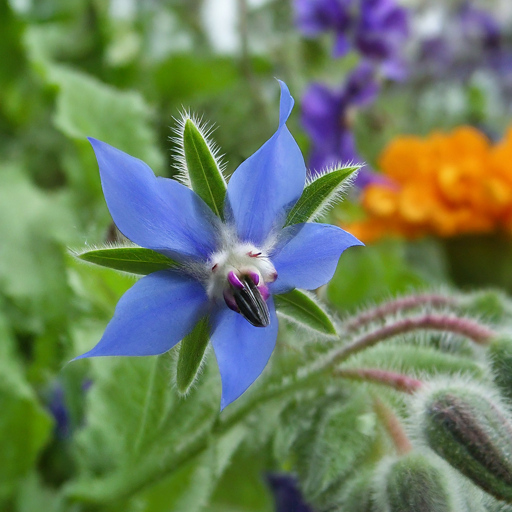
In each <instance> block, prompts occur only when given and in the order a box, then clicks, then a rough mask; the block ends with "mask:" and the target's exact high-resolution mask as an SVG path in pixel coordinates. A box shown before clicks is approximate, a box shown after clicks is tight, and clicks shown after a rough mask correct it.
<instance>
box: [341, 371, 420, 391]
mask: <svg viewBox="0 0 512 512" xmlns="http://www.w3.org/2000/svg"><path fill="white" fill-rule="evenodd" d="M334 375H335V376H336V377H341V378H343V379H350V380H356V381H363V382H372V383H375V384H382V385H384V386H388V387H390V388H393V389H396V390H397V391H402V392H404V393H409V394H413V393H414V392H415V391H418V390H419V389H420V388H421V387H422V386H423V383H422V382H421V381H420V380H417V379H414V378H412V377H409V376H408V375H403V374H401V373H396V372H390V371H387V370H381V369H379V368H343V369H340V370H336V371H335V372H334Z"/></svg>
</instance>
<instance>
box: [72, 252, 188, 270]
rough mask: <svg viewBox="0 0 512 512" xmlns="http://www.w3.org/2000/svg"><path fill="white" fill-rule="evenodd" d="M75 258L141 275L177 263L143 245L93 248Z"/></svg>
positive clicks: (174, 265) (170, 266) (173, 265)
mask: <svg viewBox="0 0 512 512" xmlns="http://www.w3.org/2000/svg"><path fill="white" fill-rule="evenodd" d="M77 258H80V259H81V260H84V261H88V262H89V263H94V264H95V265H101V266H102V267H108V268H113V269H115V270H122V271H123V272H130V273H132V274H141V275H147V274H151V272H156V271H157V270H166V269H169V268H173V267H176V266H177V265H178V263H177V262H175V261H174V260H171V259H170V258H168V257H167V256H164V255H163V254H160V253H158V252H156V251H152V250H151V249H144V248H143V247H111V248H104V249H93V250H92V251H87V252H84V253H82V254H77Z"/></svg>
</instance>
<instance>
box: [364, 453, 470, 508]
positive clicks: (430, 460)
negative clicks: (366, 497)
mask: <svg viewBox="0 0 512 512" xmlns="http://www.w3.org/2000/svg"><path fill="white" fill-rule="evenodd" d="M376 472H377V476H376V478H375V480H374V482H375V483H374V485H375V494H374V500H375V504H374V507H373V508H372V510H374V511H375V512H410V511H413V510H414V511H420V510H421V511H422V512H461V508H460V507H459V504H460V502H461V500H460V496H459V495H458V492H457V491H459V488H458V485H457V484H458V483H459V482H458V480H456V477H455V476H454V475H453V476H452V475H451V474H450V473H449V472H448V468H446V467H444V464H443V462H442V461H441V460H439V459H437V458H435V457H433V456H431V455H430V454H423V453H421V452H410V453H408V454H406V455H404V456H403V457H401V458H398V459H397V460H395V461H393V462H391V461H389V460H384V461H383V462H382V463H381V464H380V467H378V468H377V471H376ZM379 473H380V474H379Z"/></svg>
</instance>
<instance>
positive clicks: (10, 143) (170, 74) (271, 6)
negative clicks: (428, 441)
mask: <svg viewBox="0 0 512 512" xmlns="http://www.w3.org/2000/svg"><path fill="white" fill-rule="evenodd" d="M114 3H115V2H108V1H102V0H38V1H35V0H34V1H32V2H22V1H14V0H13V1H12V2H8V1H7V0H0V55H2V58H1V59H0V304H1V307H0V509H1V510H2V511H6V512H11V511H12V512H14V511H16V512H18V511H19V512H32V511H35V510H44V511H45V512H89V511H91V512H92V511H95V510H102V511H108V512H116V511H119V512H121V511H123V512H132V511H133V512H166V511H169V512H170V511H183V512H194V511H199V510H207V511H210V512H216V511H218V512H221V511H223V512H230V511H233V512H234V511H240V512H265V511H271V510H273V509H274V508H273V501H272V497H271V495H270V494H269V491H268V489H267V486H266V484H265V480H264V475H265V472H267V471H294V472H295V473H296V474H298V475H299V477H300V479H301V482H302V486H303V490H304V492H305V494H306V495H307V496H308V499H310V500H312V501H315V503H318V504H319V505H318V506H320V507H322V506H323V505H322V503H324V504H325V503H329V502H330V501H329V500H331V498H332V496H333V494H335V492H334V491H335V490H336V489H338V487H339V486H340V485H341V482H342V481H344V480H346V479H347V478H349V477H350V476H351V474H352V472H353V471H354V468H358V467H360V466H361V467H362V466H364V465H365V464H366V463H367V462H368V463H370V462H372V461H374V460H376V459H378V457H379V454H381V453H384V452H385V451H386V450H387V449H389V446H388V445H389V441H388V440H386V439H385V436H384V434H383V432H382V429H379V428H378V426H377V424H376V418H375V414H374V412H373V409H372V406H371V399H370V398H369V397H370V395H369V394H368V392H367V391H368V386H370V387H371V385H361V384H358V383H351V382H346V383H343V385H341V384H340V381H337V382H336V383H335V384H333V382H332V381H331V379H326V380H325V381H322V383H321V385H315V386H312V387H311V388H309V387H307V386H306V387H305V388H304V387H303V386H304V384H303V383H300V382H298V383H297V389H298V390H299V391H301V393H302V394H301V395H300V398H297V395H296V394H294V393H289V394H285V393H282V392H281V391H280V389H281V388H280V386H281V387H282V386H284V387H286V386H288V388H287V389H291V390H294V389H295V388H293V383H294V379H295V378H296V369H297V368H300V367H301V366H304V365H306V364H308V363H309V362H311V361H313V360H315V358H317V357H320V356H321V355H322V354H323V353H324V352H325V351H326V350H327V349H329V348H330V347H331V345H329V343H332V340H331V342H329V343H327V344H321V343H320V344H319V343H318V342H317V341H316V338H315V336H314V335H313V334H312V333H311V332H310V331H307V330H306V331H304V332H303V333H302V334H301V335H300V336H297V335H296V331H295V330H294V329H292V328H290V327H289V326H287V325H286V323H284V322H283V327H282V332H281V336H280V338H279V340H280V341H279V343H278V347H277V350H276V354H274V356H273V361H272V364H271V365H270V367H269V369H268V370H267V371H266V372H265V374H264V376H263V377H262V379H261V382H259V383H258V384H257V385H256V386H254V390H251V391H249V392H248V393H246V394H245V395H244V396H243V397H242V398H241V399H240V400H239V401H238V402H237V404H236V405H233V406H231V407H230V408H229V409H228V410H227V411H226V412H225V413H223V415H221V416H220V417H219V413H218V409H219V397H220V379H219V375H218V370H217V367H216V364H215V361H214V358H213V357H212V354H211V353H209V354H208V356H207V358H208V359H207V364H205V366H204V370H203V373H202V375H201V377H200V379H199V381H198V383H197V385H196V386H195V387H194V388H193V389H192V391H191V392H190V394H189V396H188V397H187V398H186V399H184V398H180V397H179V396H178V393H177V392H176V390H175V389H173V383H172V376H173V371H174V367H175V359H176V357H175V356H176V354H175V353H174V352H175V351H171V353H169V354H165V355H164V356H161V357H147V358H130V359H124V358H120V359H113V358H106V359H103V358H101V359H99V360H90V361H86V360H82V361H78V362H74V363H69V361H70V360H71V359H72V358H73V357H75V356H77V355H79V354H81V353H83V352H84V351H86V350H88V349H89V348H91V347H92V346H94V344H95V343H96V342H97V341H98V340H99V338H100V336H101V334H102V332H103V330H104V328H105V326H106V323H107V322H108V320H109V319H110V317H111V315H112V313H113V310H114V307H115V304H116V303H117V301H118V299H119V297H120V296H121V295H122V294H123V293H124V291H126V290H127V289H128V288H129V287H130V286H131V285H132V284H133V282H134V281H133V278H131V277H129V276H127V275H123V274H119V273H116V272H115V271H113V270H109V269H103V268H99V267H93V266H89V265H84V264H81V263H79V262H77V260H76V259H75V258H73V257H72V256H71V255H70V254H69V253H68V248H82V247H84V246H85V247H86V246H89V247H91V248H92V247H94V246H95V245H101V244H103V243H104V242H105V241H108V240H112V239H113V236H114V235H115V233H114V231H113V230H112V223H111V218H110V215H109V213H108V210H107V208H106V205H105V202H104V199H103V196H102V193H101V187H100V181H99V175H98V171H97V164H96V161H95V158H94V154H93V151H92V149H91V148H90V146H89V144H88V142H87V141H86V139H85V138H86V137H87V136H92V137H96V138H99V139H101V140H103V141H105V142H108V143H110V144H112V145H114V146H116V147H118V148H120V149H122V150H124V151H126V152H129V153H130V154H132V155H134V156H137V157H139V158H141V159H143V160H144V161H146V162H147V163H148V164H149V165H150V166H151V167H152V168H153V169H154V170H155V172H156V173H158V174H160V175H164V176H169V177H172V176H173V174H174V173H175V168H174V167H173V160H172V151H173V141H172V140H171V139H170V138H169V137H170V136H172V131H171V129H170V126H172V125H173V124H174V121H173V117H176V116H178V115H179V111H180V109H182V108H185V109H190V110H191V111H193V112H197V113H198V114H199V115H204V118H205V119H206V120H211V121H213V122H215V124H216V125H218V126H219V129H218V130H217V131H215V133H214V139H215V140H216V142H218V143H219V145H220V146H221V148H222V151H223V152H225V155H226V156H225V159H226V161H227V162H228V172H232V171H233V170H234V169H235V168H236V167H237V166H238V165H239V164H240V163H241V162H242V161H243V160H244V159H245V158H247V157H248V156H249V155H250V154H252V153H253V152H254V151H255V150H256V149H257V148H258V147H259V146H260V145H261V144H262V143H263V142H264V141H265V140H266V139H267V138H268V137H269V136H270V135H271V134H272V132H273V130H274V129H275V126H276V124H277V104H278V87H277V84H276V82H275V80H274V77H279V78H281V79H283V80H285V81H286V82H287V83H288V85H289V87H290V90H291V91H292V93H293V95H294V96H295V98H296V100H298V99H299V98H300V94H301V92H302V91H303V89H304V87H305V85H306V84H307V83H308V82H309V81H311V80H312V79H313V78H315V77H320V76H326V75H329V76H330V77H331V81H332V80H335V79H337V78H339V77H342V76H343V74H344V72H345V71H346V70H347V69H348V68H349V67H350V65H351V63H353V62H354V59H355V57H353V56H350V57H349V58H348V59H347V60H346V61H344V62H343V63H340V64H339V65H338V67H337V68H336V69H334V70H333V69H330V70H329V52H328V51H326V50H325V49H324V48H323V46H322V45H321V44H320V43H316V42H305V41H302V40H300V38H299V36H298V34H297V33H296V31H295V30H294V28H293V25H292V14H291V7H290V4H289V2H287V1H284V0H276V1H272V2H267V3H263V4H262V5H261V6H260V7H257V8H253V9H252V10H250V12H247V13H245V11H244V10H243V7H244V5H246V4H245V2H243V1H241V2H240V3H239V4H240V6H241V7H242V11H241V12H242V23H241V25H240V27H241V28H240V34H239V36H240V43H241V44H240V47H239V49H238V50H237V51H236V52H235V53H233V54H219V53H216V52H215V51H214V50H213V49H212V47H211V42H210V40H209V38H208V35H207V34H206V32H205V30H204V27H203V26H202V24H201V23H200V19H201V17H200V9H201V2H200V1H196V0H194V1H190V2H185V1H183V2H180V1H171V0H168V1H164V0H162V1H160V2H158V1H147V2H146V1H139V2H133V3H132V4H133V6H134V11H133V13H132V14H131V15H129V16H119V15H115V13H114V9H113V7H112V6H113V4H114ZM162 27H163V28H162ZM250 34H253V35H254V34H258V36H259V38H260V39H262V40H265V41H266V47H265V51H262V52H258V53H252V52H250V51H249V47H248V38H249V35H250ZM390 95H391V96H390V97H391V98H394V99H393V101H394V102H395V103H396V102H397V99H396V96H394V95H393V92H392V91H391V92H390ZM407 101H408V99H407V97H404V99H403V104H402V105H401V108H402V110H403V111H405V109H407V108H409V106H410V105H408V103H407ZM399 107H400V105H399ZM398 111H400V109H398ZM404 119H405V117H404ZM298 121H299V109H298V108H297V109H296V110H295V112H294V114H293V115H292V117H291V120H290V123H289V126H290V129H291V131H292V133H293V134H294V136H295V137H296V138H297V140H298V142H299V144H300V145H301V147H302V148H303V150H304V151H305V152H307V140H306V138H305V135H304V134H303V133H302V132H301V130H300V127H299V122H298ZM397 123H398V124H400V122H399V121H397V122H396V123H394V124H391V125H390V127H389V130H387V131H385V132H384V133H380V134H379V137H378V138H377V139H376V141H377V142H376V144H375V146H379V145H381V141H385V140H386V139H387V138H389V137H390V136H391V135H392V134H393V133H395V132H397V131H399V129H400V127H401V126H397ZM403 123H405V121H403ZM403 123H402V125H403ZM365 129H366V128H365V126H364V123H362V124H361V126H360V127H359V130H362V131H363V132H362V133H364V130H365ZM378 149H380V148H378V147H375V148H373V149H371V151H369V155H374V154H375V152H376V151H377V150H378ZM345 214H346V212H345V211H341V210H340V211H338V212H337V213H336V214H335V215H340V216H342V215H345ZM422 243H423V242H419V243H418V244H416V245H414V244H413V245H408V246H406V245H405V244H404V243H402V242H399V241H388V242H385V243H382V244H378V245H375V246H372V247H367V248H366V249H364V251H363V250H359V248H357V249H354V250H353V251H348V252H347V254H345V255H344V256H343V258H342V260H341V262H340V265H339V268H338V271H337V273H336V276H335V278H334V280H333V282H332V284H331V285H330V286H329V288H328V289H327V290H324V291H323V292H322V293H323V298H324V299H325V300H329V301H330V308H331V309H332V311H333V312H334V313H335V314H338V315H342V316H343V315H346V314H347V312H350V311H354V310H355V309H356V308H357V307H359V306H360V305H361V304H363V303H364V302H366V301H379V300H382V299H384V298H387V297H389V296H390V295H391V294H394V293H399V292H407V291H411V290H413V289H421V288H423V287H425V286H426V285H427V284H428V285H432V284H442V283H447V282H449V279H448V277H447V275H446V270H445V266H444V263H443V259H442V257H441V250H440V248H439V247H438V246H437V245H436V244H435V243H428V244H426V245H421V244H422ZM498 302H499V301H498ZM500 304H501V303H500ZM500 307H501V306H500ZM491 309H492V311H493V312H494V311H495V310H496V308H494V306H493V307H492V308H491ZM498 310H499V311H501V309H499V308H498ZM479 311H480V310H479ZM480 312H481V311H480ZM505 317H506V315H505V313H503V318H505ZM507 318H508V317H507ZM400 343H401V342H396V343H395V344H390V345H386V346H385V347H378V348H376V349H375V350H374V351H372V352H369V353H368V354H365V356H364V357H366V358H367V362H368V361H369V362H372V361H383V360H385V361H387V363H388V366H389V368H393V367H395V368H399V369H402V370H403V369H409V370H410V371H411V373H429V372H431V373H435V372H441V373H443V372H444V373H446V374H451V373H457V372H467V373H470V374H472V375H475V376H476V377H478V378H480V377H482V375H483V374H485V375H486V378H488V374H487V373H486V370H482V366H481V364H480V359H479V358H478V357H477V356H476V355H475V354H474V353H473V351H472V349H470V348H468V346H467V344H464V343H463V342H460V344H459V345H460V346H459V345H457V347H458V348H457V350H455V351H454V352H453V353H448V352H449V351H447V350H444V349H442V350H439V347H438V346H435V347H434V346H431V345H434V343H433V342H429V343H423V344H422V343H421V342H418V343H417V344H416V345H414V344H413V345H410V346H409V345H408V346H407V347H404V346H402V345H401V344H400ZM440 346H442V343H440ZM443 350H444V352H443ZM379 351H380V352H379ZM386 351H387V352H386ZM360 357H361V358H362V357H363V355H361V356H360ZM372 358H373V359H372ZM450 358H451V359H450ZM356 362H357V360H356ZM482 378H483V377H482ZM283 383H284V384H283ZM301 386H302V387H301ZM386 393H387V394H386V396H388V395H389V397H388V399H389V400H390V401H391V403H398V405H399V407H401V405H400V404H401V403H402V402H400V400H401V399H400V398H397V397H396V396H395V395H393V394H392V392H390V391H386ZM55 404H57V405H55ZM57 406H64V407H65V411H66V414H67V415H68V416H67V417H66V425H67V427H66V429H65V431H62V429H60V430H59V428H58V427H59V425H60V424H59V422H58V421H57V420H58V418H59V416H57V418H56V417H55V414H51V412H50V411H51V408H52V407H54V412H55V407H57ZM61 413H62V410H61ZM61 419H62V418H61ZM241 420H243V421H241Z"/></svg>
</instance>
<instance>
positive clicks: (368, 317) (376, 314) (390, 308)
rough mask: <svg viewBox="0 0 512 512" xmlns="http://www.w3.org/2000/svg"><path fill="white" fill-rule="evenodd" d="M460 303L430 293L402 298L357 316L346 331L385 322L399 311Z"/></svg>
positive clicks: (450, 298)
mask: <svg viewBox="0 0 512 512" xmlns="http://www.w3.org/2000/svg"><path fill="white" fill-rule="evenodd" d="M457 304H458V301H457V300H456V299H455V297H446V296H444V295H439V294H434V293H428V294H421V295H411V296H409V297H402V298H400V299H395V300H392V301H389V302H385V303H384V304H381V305H380V306H377V307H375V308H373V309H370V310H369V311H364V312H363V313H361V314H359V315H357V316H356V317H354V318H352V319H350V320H347V321H346V322H345V323H344V328H345V330H346V331H356V330H358V329H360V328H361V327H364V326H365V325H367V324H370V323H372V322H375V321H377V320H384V319H385V318H386V317H387V316H389V315H393V314H396V313H398V312H399V311H407V310H409V309H415V308H418V307H421V306H430V307H434V308H440V307H445V306H456V305H457Z"/></svg>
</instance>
